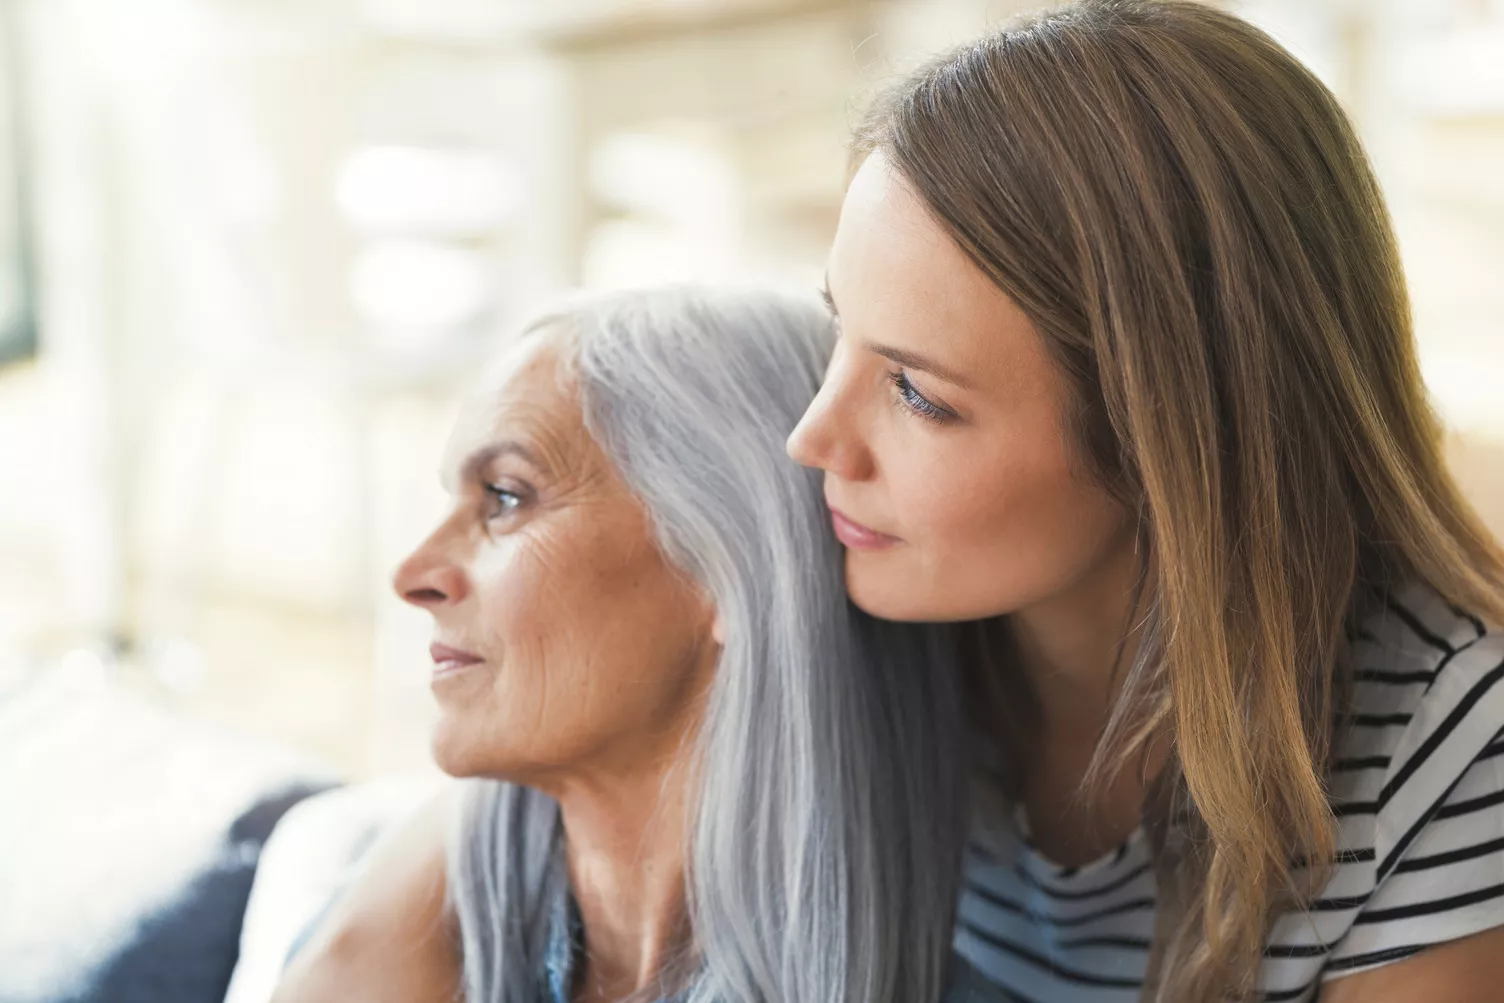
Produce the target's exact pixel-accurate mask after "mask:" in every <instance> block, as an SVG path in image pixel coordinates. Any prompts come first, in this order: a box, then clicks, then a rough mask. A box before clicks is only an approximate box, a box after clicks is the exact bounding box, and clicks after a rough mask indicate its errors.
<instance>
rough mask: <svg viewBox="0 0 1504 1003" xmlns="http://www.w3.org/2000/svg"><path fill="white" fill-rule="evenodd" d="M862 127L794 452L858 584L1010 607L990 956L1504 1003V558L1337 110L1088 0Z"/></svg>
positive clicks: (1018, 989) (1310, 80) (988, 676)
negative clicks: (1447, 461) (1448, 462)
mask: <svg viewBox="0 0 1504 1003" xmlns="http://www.w3.org/2000/svg"><path fill="white" fill-rule="evenodd" d="M858 153H859V155H860V156H859V158H858V159H859V163H860V166H859V169H858V170H857V171H856V173H855V177H854V179H853V180H852V182H851V185H850V189H849V192H848V195H847V198H846V201H845V206H844V208H843V212H842V216H841V220H840V226H839V232H838V234H837V236H836V240H835V245H834V249H833V250H832V252H831V256H830V259H829V272H828V298H829V300H830V303H831V307H832V309H833V311H834V312H835V315H836V316H837V317H838V318H839V324H840V330H841V339H840V342H839V345H838V348H837V350H836V354H835V357H834V359H833V361H832V363H831V366H830V369H829V371H828V373H827V375H826V378H825V382H824V387H823V389H822V390H821V392H820V395H819V397H818V399H817V400H816V401H815V403H814V404H813V405H812V407H811V408H810V410H809V412H808V414H807V415H806V417H805V419H804V421H803V423H802V424H801V426H800V427H799V429H798V430H797V431H796V432H795V434H794V435H793V437H792V439H791V440H790V452H791V454H792V455H793V456H794V457H795V458H796V459H798V460H799V461H801V462H803V463H805V464H808V465H810V466H814V467H818V468H820V469H822V470H823V471H824V473H825V498H826V500H827V502H828V504H829V507H830V509H831V513H832V519H833V521H834V525H835V528H836V531H837V534H838V535H839V536H840V538H841V539H842V540H843V542H844V543H845V544H846V546H847V548H848V549H847V554H846V585H847V589H848V591H849V593H850V595H851V596H852V598H853V599H854V600H855V601H856V603H857V604H858V605H859V606H861V607H862V608H864V609H865V610H867V611H868V612H870V613H873V614H875V615H877V616H880V617H886V618H891V619H898V620H971V621H977V622H978V626H977V628H976V638H975V641H976V652H975V657H974V658H973V660H972V661H971V663H970V671H969V677H970V685H971V686H972V687H973V689H974V699H973V700H972V701H971V704H970V705H971V706H972V707H973V708H974V709H975V711H976V719H977V723H978V725H979V730H980V733H981V734H982V735H984V736H985V737H986V738H987V739H988V740H989V744H990V748H989V749H988V750H987V751H988V753H989V754H988V756H987V757H986V759H985V767H986V776H985V778H984V783H983V785H982V790H983V791H984V792H985V794H986V798H985V799H984V803H986V804H991V805H994V806H1000V807H1001V808H1002V809H1003V810H1002V811H996V812H992V813H991V814H990V815H989V816H987V817H985V818H982V819H980V820H979V822H980V824H979V827H978V835H977V839H976V841H975V842H976V846H975V847H974V848H973V851H972V855H971V859H970V862H969V864H968V879H967V889H966V892H965V894H964V896H963V901H962V905H961V924H960V928H959V931H958V945H959V946H960V948H961V949H962V951H963V952H964V953H965V954H966V955H968V956H969V957H970V958H971V959H972V961H973V963H974V964H975V965H976V966H977V967H978V968H979V969H981V970H982V971H983V972H984V974H987V975H989V976H990V977H992V978H993V979H995V980H996V981H997V982H998V983H1000V984H1001V985H1003V986H1004V987H1006V988H1007V989H1008V990H1010V991H1011V992H1013V993H1016V994H1017V995H1018V996H1019V997H1021V998H1026V999H1032V1000H1039V1001H1056V1000H1061V1001H1077V1000H1079V1001H1092V1003H1097V1001H1102V1003H1106V1001H1109V1000H1110V1001H1125V1003H1126V1001H1130V1000H1153V1001H1159V1003H1202V1001H1208V1000H1218V1001H1220V1000H1234V999H1236V1000H1242V999H1253V998H1261V999H1265V1000H1310V999H1313V998H1314V997H1315V996H1316V994H1317V993H1318V991H1319V992H1320V995H1321V999H1322V1001H1323V1003H1351V1001H1354V1000H1360V999H1361V1000H1363V1001H1364V1003H1401V1001H1409V1000H1416V999H1428V1000H1429V999H1435V1000H1442V999H1445V1000H1449V1001H1451V1000H1457V1001H1469V1000H1476V1001H1482V1000H1492V999H1499V998H1501V993H1504V990H1500V988H1499V986H1500V979H1501V978H1504V755H1501V754H1504V740H1501V736H1500V731H1501V728H1504V682H1501V680H1504V633H1500V632H1499V630H1498V624H1500V623H1501V622H1504V558H1501V554H1500V550H1499V548H1498V546H1497V544H1496V543H1495V542H1494V541H1492V540H1491V539H1490V538H1489V537H1488V535H1487V533H1486V532H1485V530H1484V529H1483V528H1482V526H1481V525H1480V524H1479V522H1478V520H1477V518H1476V517H1475V516H1474V514H1473V513H1472V512H1471V511H1470V510H1469V508H1468V506H1467V505H1466V504H1465V502H1464V501H1463V500H1462V498H1461V497H1460V496H1459V494H1458V491H1457V489H1456V487H1455V486H1454V484H1453V482H1452V480H1451V479H1450V477H1449V476H1448V474H1447V472H1446V470H1445V468H1444V466H1443V462H1442V457H1441V451H1440V434H1439V429H1438V426H1437V423H1436V420H1435V418H1434V417H1433V415H1432V412H1431V410H1430V409H1429V407H1428V405H1427V403H1426V399H1425V392H1424V389H1423V387H1422V383H1421V379H1420V374H1419V372H1418V371H1417V366H1416V356H1415V347H1414V343H1413V338H1412V332H1411V328H1410V314H1409V307H1408V304H1407V302H1406V294H1405V287H1404V280H1403V277H1402V275H1401V272H1400V266H1399V261H1398V257H1397V255H1396V252H1395V245H1394V238H1393V236H1392V233H1391V230H1390V224H1389V221H1388V218H1387V215H1386V212H1385V209H1384V204H1383V201H1382V199H1381V197H1380V194H1379V191H1378V189H1377V187H1376V186H1375V183H1374V179H1373V176H1372V174H1371V171H1370V168H1369V166H1368V162H1367V160H1366V158H1365V156H1364V153H1363V151H1362V149H1361V148H1360V146H1359V144H1358V141H1357V139H1356V138H1355V136H1354V134H1353V130H1352V128H1351V126H1350V124H1349V123H1348V121H1347V119H1346V117H1345V116H1344V115H1343V113H1342V111H1341V110H1340V109H1339V108H1338V106H1337V103H1336V102H1335V101H1334V99H1333V98H1332V95H1331V94H1330V93H1329V92H1328V91H1327V89H1326V88H1325V87H1323V86H1322V85H1321V84H1320V83H1319V82H1318V81H1317V80H1316V78H1315V77H1313V76H1312V75H1311V74H1310V73H1309V72H1308V71H1307V70H1305V69H1304V68H1303V67H1301V66H1300V64H1299V63H1297V62H1296V60H1295V59H1293V58H1292V57H1291V56H1290V55H1289V54H1288V53H1287V52H1285V51H1284V50H1283V49H1281V48H1280V47H1279V46H1278V45H1277V44H1275V43H1274V42H1273V41H1271V40H1270V39H1269V38H1268V37H1267V36H1265V35H1264V34H1263V33H1261V32H1260V31H1258V30H1256V29H1254V28H1253V27H1251V26H1249V25H1248V24H1246V23H1244V22H1243V21H1241V20H1239V19H1238V18H1236V17H1234V16H1232V15H1230V14H1227V13H1224V12H1221V11H1218V10H1216V9H1214V8H1212V7H1210V6H1203V5H1200V4H1192V3H1177V2H1169V0H1165V2H1157V0H1142V2H1134V0H1085V2H1080V3H1074V4H1071V5H1069V6H1067V7H1064V8H1061V9H1059V10H1057V11H1055V12H1053V13H1049V14H1046V15H1044V16H1041V17H1038V18H1036V19H1035V20H1032V21H1029V22H1027V23H1024V24H1022V25H1019V26H1017V27H1014V28H1011V29H1009V30H1005V31H1002V32H1000V33H998V34H995V35H992V36H989V37H987V38H983V39H981V40H979V41H977V42H975V43H973V44H970V45H967V46H964V47H962V48H960V49H957V50H956V51H955V52H953V53H950V54H948V55H946V56H944V57H942V58H940V59H939V60H937V61H936V62H934V63H933V64H932V65H930V66H929V67H928V68H926V69H924V70H923V71H921V72H919V73H917V74H916V75H915V76H913V77H912V78H911V79H909V80H907V81H906V82H904V83H903V84H902V85H901V86H900V87H898V89H897V90H896V91H895V92H893V93H892V94H891V95H889V96H888V98H887V99H885V100H884V101H882V102H881V103H880V104H879V105H878V107H877V108H876V110H875V111H874V113H873V114H872V116H871V118H870V121H869V122H868V123H867V126H866V128H865V129H864V130H863V132H862V135H861V140H860V143H859V145H858Z"/></svg>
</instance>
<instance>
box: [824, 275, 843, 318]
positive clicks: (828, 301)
mask: <svg viewBox="0 0 1504 1003" xmlns="http://www.w3.org/2000/svg"><path fill="white" fill-rule="evenodd" d="M820 298H821V299H822V300H824V301H825V309H827V310H829V311H830V315H831V316H832V317H839V316H841V311H839V310H837V309H836V301H835V300H834V299H833V298H831V295H830V277H829V276H827V277H826V279H825V284H824V285H822V286H821V287H820Z"/></svg>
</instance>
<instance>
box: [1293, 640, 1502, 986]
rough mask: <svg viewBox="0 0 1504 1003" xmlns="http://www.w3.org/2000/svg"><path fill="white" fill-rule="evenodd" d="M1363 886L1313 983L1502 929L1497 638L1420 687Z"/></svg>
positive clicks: (1480, 643) (1456, 658)
mask: <svg viewBox="0 0 1504 1003" xmlns="http://www.w3.org/2000/svg"><path fill="white" fill-rule="evenodd" d="M1380 804H1381V807H1380V809H1379V812H1378V818H1377V824H1376V827H1375V838H1374V844H1373V861H1374V867H1375V871H1374V877H1375V884H1374V888H1373V891H1372V893H1371V894H1370V895H1369V896H1368V897H1367V900H1366V902H1364V904H1363V906H1362V908H1361V909H1360V910H1359V911H1358V913H1357V915H1356V917H1355V918H1354V920H1353V924H1352V927H1351V928H1350V929H1349V930H1348V932H1347V934H1346V935H1345V936H1344V937H1343V938H1342V940H1341V941H1340V943H1338V944H1337V945H1336V947H1335V948H1334V949H1333V950H1332V952H1331V954H1330V955H1329V957H1328V959H1327V962H1326V964H1325V966H1324V968H1323V971H1322V978H1323V979H1333V978H1340V977H1342V976H1345V975H1350V974H1353V973H1356V972H1361V971H1366V970H1368V969H1371V968H1375V967H1377V966H1380V965H1384V964H1390V963H1392V962H1395V961H1401V960H1403V959H1405V958H1408V957H1410V956H1412V955H1415V954H1418V953H1419V952H1421V951H1423V950H1425V949H1426V948H1427V947H1431V946H1433V945H1436V944H1442V943H1446V942H1448V941H1452V940H1457V939H1458V938H1461V937H1466V936H1469V935H1471V934H1474V933H1480V932H1482V931H1484V930H1489V929H1493V928H1495V927H1500V926H1504V634H1499V633H1493V634H1488V635H1486V636H1483V637H1480V638H1478V639H1477V640H1476V641H1475V642H1473V643H1472V644H1469V645H1468V646H1467V647H1466V648H1465V649H1459V650H1458V651H1456V652H1455V654H1454V655H1453V657H1450V658H1449V659H1448V660H1447V663H1446V664H1445V665H1444V666H1443V667H1442V668H1441V670H1440V671H1439V672H1438V673H1437V675H1436V677H1435V679H1434V680H1432V681H1431V683H1430V685H1429V686H1428V687H1427V689H1426V692H1425V695H1424V697H1423V698H1422V700H1421V701H1420V704H1419V706H1418V707H1417V708H1416V711H1415V713H1414V715H1413V717H1412V719H1411V722H1410V724H1409V726H1408V727H1407V728H1406V731H1405V734H1404V736H1403V737H1402V738H1401V740H1400V742H1399V744H1398V745H1397V746H1396V748H1395V752H1394V754H1393V756H1392V757H1391V760H1390V765H1389V769H1388V773H1387V775H1386V777H1385V782H1384V787H1383V790H1382V792H1381V794H1380Z"/></svg>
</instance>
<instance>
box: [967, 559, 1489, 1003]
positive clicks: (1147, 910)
mask: <svg viewBox="0 0 1504 1003" xmlns="http://www.w3.org/2000/svg"><path fill="white" fill-rule="evenodd" d="M1353 654H1354V658H1355V662H1356V664H1357V665H1358V666H1359V669H1358V671H1357V677H1356V678H1357V682H1356V685H1355V687H1354V694H1353V707H1352V713H1351V715H1350V717H1349V727H1348V729H1347V731H1346V732H1345V734H1344V735H1343V738H1342V744H1341V750H1340V751H1341V755H1340V756H1339V757H1338V759H1337V760H1336V761H1335V763H1334V766H1333V772H1332V777H1331V785H1332V786H1331V789H1332V805H1333V809H1334V811H1335V813H1336V815H1337V818H1338V823H1339V835H1338V851H1339V853H1338V859H1337V865H1336V869H1335V871H1334V872H1333V875H1332V878H1331V880H1330V881H1329V883H1328V884H1327V886H1326V888H1325V889H1324V890H1323V892H1322V894H1321V896H1320V897H1319V898H1318V899H1317V900H1316V901H1315V902H1313V903H1312V904H1311V907H1310V908H1309V909H1308V910H1304V911H1302V912H1300V913H1294V914H1290V915H1286V916H1284V917H1282V918H1280V920H1279V921H1278V922H1277V923H1276V924H1275V926H1274V928H1273V932H1272V934H1271V936H1270V939H1269V943H1268V945H1267V947H1266V949H1265V952H1264V963H1263V966H1262V968H1261V969H1260V973H1259V984H1260V987H1261V988H1262V989H1263V991H1264V998H1265V999H1266V1000H1270V1001H1275V1000H1291V1001H1296V1000H1309V999H1311V998H1312V997H1313V996H1314V995H1315V991H1316V988H1317V986H1318V985H1319V983H1320V982H1321V981H1323V980H1325V979H1332V978H1340V977H1342V976H1343V975H1347V974H1349V973H1352V972H1358V971H1363V970H1365V969H1368V968H1373V967H1376V966H1378V965H1384V964H1389V963H1391V962H1394V961H1398V960H1402V959H1404V958H1407V957H1410V956H1411V955H1414V954H1416V953H1418V952H1420V951H1422V950H1424V949H1425V948H1426V947H1428V946H1431V945H1433V944H1438V943H1443V942H1445V941H1449V940H1453V939H1456V938H1458V937H1463V936H1466V935H1468V934H1470V933H1476V932H1479V931H1482V930H1487V929H1491V928H1494V927H1497V926H1504V632H1501V631H1499V630H1497V629H1496V630H1494V631H1492V632H1490V631H1488V630H1486V629H1485V627H1484V624H1483V623H1482V622H1481V621H1480V620H1479V619H1478V618H1477V617H1476V616H1473V615H1471V614H1468V613H1466V612H1464V611H1461V610H1456V609H1453V608H1451V607H1449V606H1448V605H1447V604H1446V603H1445V602H1443V601H1442V600H1441V599H1440V598H1439V597H1438V596H1437V595H1436V594H1435V593H1434V592H1431V591H1430V590H1429V589H1426V588H1424V587H1418V586H1412V587H1409V588H1406V589H1403V590H1401V591H1400V592H1398V593H1397V594H1395V595H1394V596H1393V597H1391V599H1390V600H1389V602H1388V604H1387V607H1386V608H1385V609H1384V610H1382V611H1381V612H1379V613H1378V614H1376V615H1375V616H1373V617H1371V618H1370V619H1369V620H1368V622H1366V623H1365V624H1364V625H1363V628H1362V630H1361V631H1360V632H1359V635H1358V638H1357V640H1356V641H1355V643H1354V647H1353ZM988 846H990V847H991V848H990V849H989V848H987V847H988ZM1154 902H1155V882H1154V872H1153V868H1152V866H1151V861H1150V860H1149V851H1148V846H1147V841H1146V840H1145V839H1144V836H1143V832H1142V830H1140V831H1138V832H1136V833H1134V835H1133V836H1132V837H1131V838H1130V839H1129V840H1128V842H1127V843H1125V844H1124V845H1123V846H1121V847H1119V848H1118V849H1117V850H1115V851H1113V852H1112V853H1109V854H1107V855H1106V856H1104V857H1103V858H1101V859H1100V860H1097V861H1095V862H1093V863H1090V864H1087V865H1084V866H1081V867H1073V868H1065V867H1060V866H1058V865H1055V864H1053V863H1051V862H1050V861H1049V860H1047V859H1045V857H1044V856H1043V855H1041V854H1040V853H1039V852H1038V851H1037V850H1035V849H1034V848H1033V847H1032V846H1030V845H1029V844H1028V842H1027V838H1026V836H1025V835H1024V834H1023V827H1022V826H1019V827H1018V831H1010V832H1004V833H991V834H988V841H987V846H984V845H982V843H981V842H978V843H977V844H976V845H974V846H973V848H972V851H971V853H970V854H969V857H968V865H967V880H966V890H965V893H964V894H963V896H962V900H961V906H960V916H959V922H958V926H957V931H956V945H957V948H958V950H960V951H961V952H962V953H963V954H965V955H966V957H967V958H969V959H970V960H971V962H972V964H973V965H975V966H976V968H977V969H978V970H979V971H980V972H982V973H983V974H984V975H986V976H988V977H989V978H991V979H992V980H993V981H995V982H997V983H998V984H1000V985H1002V986H1003V987H1004V988H1005V989H1006V990H1007V991H1008V992H1009V993H1011V994H1012V995H1014V996H1016V997H1017V998H1019V999H1023V1000H1041V1001H1042V1000H1048V1001H1064V1003H1075V1001H1081V1003H1133V1001H1136V1000H1137V999H1138V992H1139V988H1140V985H1141V983H1142V980H1143V977H1144V969H1145V966H1146V963H1147V960H1148V955H1149V947H1150V938H1151V937H1152V935H1153V929H1154Z"/></svg>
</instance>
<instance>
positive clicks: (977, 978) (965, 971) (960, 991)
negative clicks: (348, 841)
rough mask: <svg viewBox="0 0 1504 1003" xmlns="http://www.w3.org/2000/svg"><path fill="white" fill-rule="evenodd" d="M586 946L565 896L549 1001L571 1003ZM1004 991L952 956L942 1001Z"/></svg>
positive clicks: (551, 939) (557, 921)
mask: <svg viewBox="0 0 1504 1003" xmlns="http://www.w3.org/2000/svg"><path fill="white" fill-rule="evenodd" d="M584 948H585V930H584V926H583V924H582V923H581V921H580V910H579V906H578V905H577V904H576V903H575V900H574V896H573V895H565V896H563V897H562V898H561V900H560V901H559V903H558V905H557V906H556V907H555V909H554V912H553V916H552V917H551V919H550V921H549V929H548V946H547V948H546V950H545V951H544V955H543V964H544V978H545V980H546V988H547V993H546V995H545V997H544V998H545V999H547V1000H548V1003H570V1001H571V996H572V994H571V992H570V990H572V989H573V988H574V986H573V983H574V975H575V963H576V961H578V959H579V956H580V952H581V951H583V950H584ZM686 997H687V993H677V994H675V995H673V996H665V997H662V998H661V999H660V1000H659V1001H658V1003H684V1000H685V999H686ZM1009 999H1010V997H1009V996H1008V995H1007V994H1006V993H1004V992H1003V990H1002V989H1001V988H1000V987H998V986H997V985H995V984H993V983H992V982H990V981H988V980H987V979H985V978H983V977H982V976H981V975H980V974H979V973H978V972H977V971H976V970H975V969H974V968H972V967H971V965H970V964H969V963H968V962H967V961H966V959H965V958H963V957H961V956H960V955H959V954H956V955H952V956H951V971H950V985H949V987H948V988H947V989H946V991H945V996H944V999H943V1000H942V1001H941V1003H1008V1001H1009Z"/></svg>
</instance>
